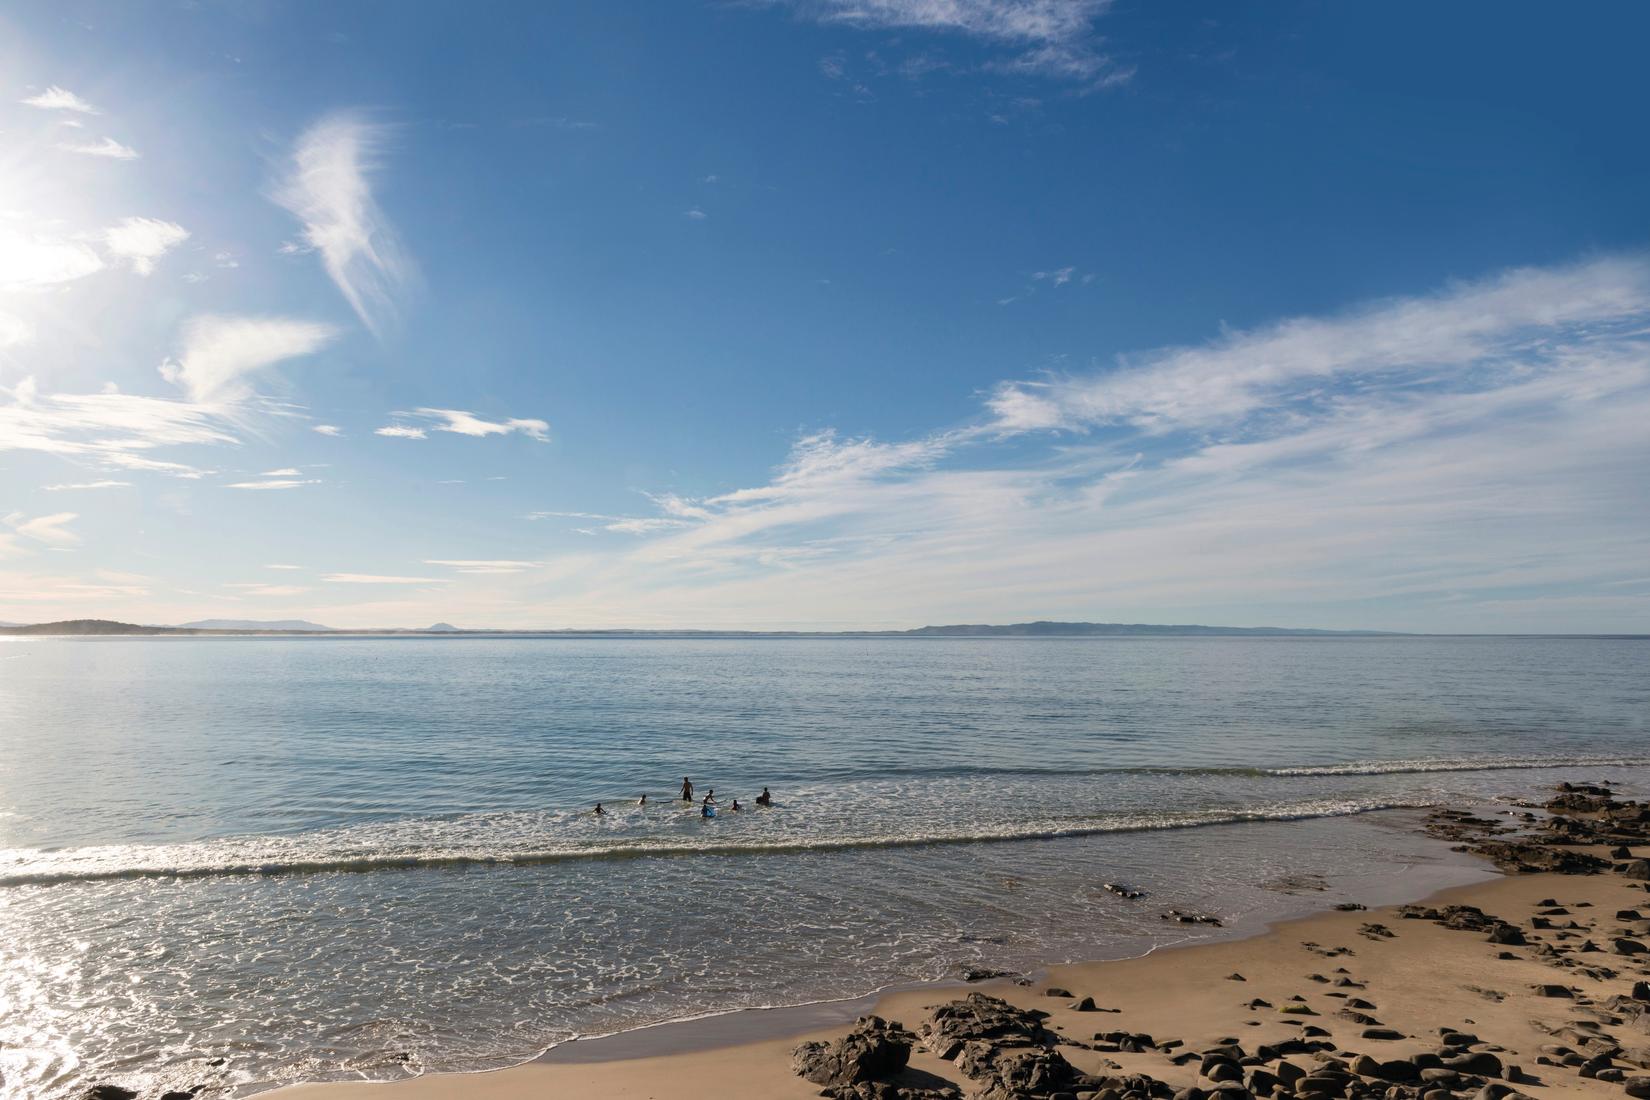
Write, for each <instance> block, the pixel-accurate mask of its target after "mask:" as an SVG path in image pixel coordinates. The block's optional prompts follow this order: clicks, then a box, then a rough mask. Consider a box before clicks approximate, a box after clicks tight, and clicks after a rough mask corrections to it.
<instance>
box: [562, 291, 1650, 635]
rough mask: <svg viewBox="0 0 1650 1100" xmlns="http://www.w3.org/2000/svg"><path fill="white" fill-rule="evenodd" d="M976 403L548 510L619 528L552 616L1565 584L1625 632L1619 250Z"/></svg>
mask: <svg viewBox="0 0 1650 1100" xmlns="http://www.w3.org/2000/svg"><path fill="white" fill-rule="evenodd" d="M986 412H987V416H986V417H984V418H983V419H982V420H980V421H979V422H977V423H975V424H971V425H967V426H965V427H963V428H959V429H954V430H950V431H947V432H941V433H936V434H933V435H930V436H927V437H923V438H919V439H916V440H911V441H906V442H893V443H890V442H882V441H877V440H871V439H853V438H844V437H841V436H838V435H836V434H834V433H830V432H816V433H812V434H810V435H808V436H805V437H803V438H802V439H800V440H799V441H798V442H797V444H796V445H795V447H794V448H793V451H792V453H791V455H790V457H789V458H788V459H787V460H786V461H785V462H784V463H783V464H782V465H781V466H780V467H779V468H778V469H777V470H776V471H775V473H774V476H773V477H771V478H770V479H768V480H767V481H766V482H764V483H762V484H758V485H754V486H751V487H749V488H745V489H740V490H736V491H733V492H728V493H721V494H717V495H714V496H710V497H705V498H700V499H683V498H670V497H665V496H661V497H660V498H658V500H657V503H658V512H657V514H655V515H652V516H646V515H643V516H636V517H613V516H592V515H590V514H588V513H584V514H571V513H564V514H566V515H568V518H575V516H578V517H579V518H590V519H595V520H597V521H598V522H599V524H600V526H599V527H598V528H597V530H600V531H607V532H613V533H623V534H629V535H631V536H632V537H633V538H636V539H638V540H639V541H638V542H637V543H636V544H635V545H634V546H632V547H630V548H628V549H623V550H620V551H619V552H618V553H617V554H616V555H612V556H608V557H603V558H598V559H594V560H592V559H588V558H584V559H581V564H580V566H579V567H578V568H577V569H571V568H570V569H569V573H568V575H567V576H558V577H557V580H556V583H555V588H554V591H555V593H556V600H557V607H558V614H559V616H560V618H561V619H562V621H570V620H572V621H589V622H601V621H613V620H614V618H615V614H616V612H615V610H614V609H616V608H628V610H627V611H625V612H623V614H625V615H627V616H629V617H630V618H631V619H632V620H634V618H635V617H636V615H637V614H638V611H637V609H636V605H635V604H634V603H633V602H631V601H630V598H629V597H627V596H626V593H627V592H633V591H635V590H637V589H638V588H645V590H646V592H647V600H646V608H645V611H646V612H647V617H648V618H649V619H650V620H651V621H653V622H660V623H675V624H685V623H687V622H692V621H694V620H695V619H699V620H700V621H704V618H705V616H706V614H707V610H708V609H714V613H715V614H716V615H718V616H720V617H721V619H722V621H741V620H742V621H746V622H757V621H771V614H772V611H773V609H776V608H784V609H786V618H787V619H789V620H791V621H802V622H806V621H814V622H820V621H827V620H834V621H844V620H846V621H851V622H854V621H857V622H878V621H882V622H887V621H889V620H893V621H895V622H905V623H917V622H924V621H957V620H958V619H959V618H961V619H962V620H963V621H990V620H991V619H992V618H1000V617H1004V616H1007V617H1013V618H1024V617H1035V616H1044V617H1063V618H1084V617H1088V618H1107V617H1113V616H1125V617H1134V618H1139V619H1142V620H1144V621H1153V620H1154V619H1155V620H1157V621H1174V619H1173V616H1174V615H1175V614H1176V610H1175V609H1176V608H1185V607H1192V608H1197V609H1199V613H1200V614H1204V615H1207V614H1209V613H1210V609H1211V608H1213V609H1219V608H1227V609H1230V610H1229V611H1228V613H1227V614H1226V616H1225V618H1224V621H1238V622H1242V621H1244V620H1245V619H1246V618H1248V617H1249V616H1250V615H1252V614H1253V613H1254V611H1253V609H1254V608H1257V607H1264V608H1268V609H1270V610H1269V611H1268V612H1265V613H1266V614H1276V613H1277V609H1278V608H1290V607H1293V608H1296V609H1297V610H1296V611H1295V612H1293V613H1289V612H1286V613H1287V614H1289V615H1290V617H1291V618H1292V620H1293V621H1298V622H1300V623H1301V625H1325V626H1332V625H1337V624H1338V625H1350V624H1362V625H1376V626H1386V627H1389V628H1394V629H1406V628H1411V627H1412V626H1413V624H1414V619H1410V620H1409V621H1408V622H1406V621H1405V618H1404V616H1417V615H1419V616H1426V617H1427V621H1430V622H1432V623H1435V624H1437V625H1438V627H1439V628H1443V629H1515V630H1517V629H1523V630H1529V629H1546V630H1555V629H1559V630H1561V629H1567V628H1570V627H1569V624H1570V623H1571V622H1572V621H1574V620H1569V619H1564V618H1551V617H1549V616H1554V615H1560V614H1567V613H1569V612H1566V611H1564V609H1566V608H1570V609H1574V608H1583V609H1585V612H1586V615H1587V616H1589V618H1587V619H1586V620H1585V621H1587V622H1594V623H1597V622H1604V621H1608V622H1610V623H1612V624H1614V625H1615V626H1616V627H1617V628H1619V629H1622V630H1632V629H1635V628H1637V629H1642V628H1643V627H1644V625H1645V620H1644V618H1643V616H1644V615H1645V614H1647V613H1650V600H1646V599H1645V598H1644V596H1643V595H1642V594H1635V593H1632V592H1625V593H1624V592H1623V590H1622V589H1621V587H1620V586H1622V585H1634V584H1637V583H1639V581H1638V580H1637V578H1641V577H1642V572H1643V571H1642V566H1641V563H1642V562H1643V561H1645V560H1650V514H1647V513H1646V512H1645V510H1644V507H1643V500H1642V480H1643V479H1642V471H1643V469H1645V468H1646V466H1647V465H1650V434H1647V433H1646V432H1645V431H1644V425H1645V424H1646V423H1650V263H1646V262H1645V261H1644V260H1643V259H1639V258H1626V259H1606V260H1599V261H1594V262H1589V263H1585V264H1580V265H1574V266H1570V267H1558V268H1547V269H1537V270H1521V271H1513V272H1507V273H1504V274H1502V275H1498V276H1495V277H1492V278H1489V279H1485V280H1481V281H1477V282H1472V283H1464V284H1458V285H1453V286H1449V287H1446V288H1444V289H1443V290H1440V291H1438V292H1436V293H1433V294H1427V295H1420V296H1416V297H1412V298H1405V299H1399V300H1393V301H1386V302H1380V303H1375V304H1372V305H1370V306H1368V307H1366V308H1364V309H1360V310H1355V311H1352V312H1349V313H1347V314H1344V315H1341V316H1331V317H1324V318H1300V319H1296V320H1292V321H1287V322H1283V323H1281V324H1278V325H1273V326H1268V327H1263V328H1259V329H1256V330H1253V331H1249V332H1239V333H1233V334H1229V335H1226V336H1223V337H1222V338H1221V339H1220V340H1218V341H1216V342H1214V343H1212V344H1210V345H1207V346H1203V347H1196V348H1168V349H1163V350H1160V351H1156V352H1150V353H1146V354H1144V355H1140V356H1134V357H1130V358H1129V359H1128V360H1126V361H1125V362H1124V363H1123V364H1122V365H1121V366H1119V367H1118V368H1115V369H1113V370H1110V371H1097V372H1094V373H1091V374H1082V375H1079V374H1073V375H1064V376H1060V377H1059V378H1051V379H1048V380H1044V381H1039V382H1006V383H1004V384H1003V385H1001V386H999V387H998V388H997V389H996V390H995V391H993V393H992V394H991V395H990V397H989V398H988V407H987V410H986ZM650 521H651V522H650ZM568 560H569V561H571V560H572V559H571V557H570V558H569V559H568ZM561 565H562V563H561V561H559V560H552V561H550V562H548V563H547V564H546V568H545V570H543V571H541V573H544V574H555V573H556V572H557V570H558V569H560V568H561ZM1578 601H1579V602H1578ZM1245 609H1248V610H1245ZM1215 613H1216V614H1219V612H1218V610H1217V611H1216V612H1215ZM1575 613H1576V614H1580V612H1575Z"/></svg>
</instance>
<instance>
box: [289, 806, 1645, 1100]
mask: <svg viewBox="0 0 1650 1100" xmlns="http://www.w3.org/2000/svg"><path fill="white" fill-rule="evenodd" d="M1564 799H1570V802H1569V803H1568V804H1567V805H1561V804H1554V803H1550V804H1549V806H1551V807H1553V812H1554V816H1553V817H1551V818H1548V817H1546V816H1545V815H1539V816H1537V815H1534V814H1532V815H1531V824H1530V825H1529V828H1532V829H1533V828H1536V827H1537V825H1539V828H1540V830H1541V831H1539V832H1534V833H1527V834H1523V835H1518V836H1513V837H1511V838H1507V837H1503V836H1500V835H1498V834H1500V833H1501V831H1502V830H1503V829H1504V828H1505V826H1502V825H1500V824H1498V823H1491V822H1488V821H1483V820H1481V819H1480V820H1476V821H1475V820H1473V819H1470V818H1462V817H1460V816H1457V817H1454V818H1451V817H1448V816H1445V817H1442V818H1435V819H1434V822H1433V828H1434V830H1435V831H1437V832H1440V834H1441V835H1448V836H1450V837H1452V838H1454V839H1458V840H1462V841H1465V842H1466V843H1467V844H1468V845H1470V846H1472V847H1474V848H1475V850H1477V851H1480V852H1481V853H1483V854H1484V855H1485V856H1486V857H1492V856H1493V857H1494V858H1495V859H1496V862H1497V863H1498V864H1499V865H1501V866H1502V867H1503V868H1504V869H1511V870H1513V871H1514V872H1515V873H1510V874H1508V875H1506V876H1505V877H1501V878H1497V879H1495V880H1493V881H1489V882H1485V883H1483V884H1481V885H1475V886H1469V887H1464V888H1457V889H1452V890H1447V891H1444V892H1442V893H1440V894H1438V895H1435V896H1434V897H1431V898H1428V899H1426V900H1425V901H1424V902H1423V903H1422V904H1420V905H1409V906H1396V907H1389V908H1381V909H1370V910H1359V911H1331V912H1324V913H1320V914H1317V915H1314V916H1310V917H1307V918H1304V919H1300V920H1293V921H1289V922H1286V923H1282V924H1279V925H1276V926H1274V927H1272V928H1270V929H1268V930H1267V931H1265V932H1264V933H1262V934H1260V935H1256V936H1252V937H1248V938H1244V939H1233V940H1224V941H1216V942H1213V943H1204V944H1199V945H1196V946H1189V947H1185V948H1171V949H1165V950H1160V951H1157V952H1154V953H1153V954H1150V955H1148V956H1145V957H1142V958H1137V959H1130V960H1124V961H1113V962H1101V963H1085V964H1077V965H1068V966H1058V967H1053V968H1051V969H1049V970H1048V971H1046V972H1044V973H1040V974H1038V975H1036V980H1035V981H1028V980H1027V979H1024V978H1020V979H1015V978H1012V977H1004V978H999V979H994V980H989V981H983V982H978V983H974V984H972V985H969V986H966V987H957V986H946V987H923V988H918V989H912V990H906V991H901V992H896V993H891V994H889V995H886V996H884V997H882V998H880V999H878V1000H877V1001H876V1002H875V1004H874V1007H872V1008H871V1010H870V1011H871V1012H872V1013H874V1015H875V1016H878V1017H881V1018H882V1019H884V1020H889V1021H895V1022H898V1023H899V1024H902V1025H903V1026H904V1027H906V1028H909V1029H910V1030H911V1031H912V1032H916V1033H918V1034H917V1035H915V1036H913V1037H912V1038H914V1039H915V1041H914V1043H913V1044H912V1046H911V1049H910V1054H909V1063H908V1065H907V1067H906V1068H905V1069H904V1070H903V1071H902V1072H899V1073H897V1074H891V1075H886V1076H885V1077H883V1078H881V1079H876V1078H875V1075H872V1079H863V1080H861V1081H859V1082H857V1083H856V1082H848V1083H837V1087H836V1090H835V1091H832V1090H831V1089H830V1088H827V1089H826V1090H825V1091H824V1093H823V1094H825V1095H838V1096H866V1097H873V1096H875V1097H880V1096H887V1097H902V1098H919V1097H937V1096H942V1095H954V1094H956V1093H957V1092H960V1093H961V1094H962V1095H967V1096H991V1097H1010V1096H1028V1097H1029V1096H1049V1097H1059V1096H1067V1095H1070V1096H1077V1097H1105V1098H1108V1100H1111V1098H1113V1097H1123V1096H1128V1095H1130V1094H1131V1093H1133V1094H1136V1095H1141V1096H1146V1095H1164V1096H1169V1095H1176V1094H1181V1093H1182V1090H1186V1089H1192V1088H1196V1089H1200V1090H1202V1093H1204V1094H1208V1093H1213V1092H1217V1091H1218V1092H1219V1093H1220V1094H1221V1095H1222V1096H1223V1097H1225V1098H1226V1100H1241V1097H1243V1096H1256V1095H1278V1096H1308V1095H1311V1096H1361V1095H1371V1096H1373V1095H1385V1096H1414V1097H1423V1096H1424V1097H1426V1098H1427V1100H1447V1098H1448V1097H1451V1096H1471V1095H1476V1096H1480V1097H1482V1098H1483V1100H1498V1098H1499V1097H1501V1096H1503V1095H1506V1094H1508V1093H1521V1094H1526V1095H1530V1096H1538V1097H1539V1096H1568V1095H1583V1094H1585V1095H1609V1096H1619V1095H1632V1096H1646V1095H1650V1076H1647V1075H1650V1068H1647V1066H1650V989H1647V988H1646V987H1645V986H1644V985H1643V981H1644V979H1645V978H1646V977H1647V976H1650V965H1647V963H1646V959H1650V955H1646V954H1645V953H1644V945H1645V944H1646V943H1647V942H1650V919H1647V918H1650V894H1647V893H1646V888H1647V884H1646V882H1645V881H1644V880H1643V878H1642V877H1641V876H1642V874H1643V865H1642V862H1639V863H1635V862H1634V860H1636V859H1639V857H1641V856H1642V855H1643V854H1644V853H1643V852H1641V851H1633V850H1630V849H1627V848H1625V847H1624V845H1623V844H1622V843H1620V842H1621V841H1624V840H1629V839H1633V838H1635V837H1640V838H1641V837H1642V836H1643V835H1644V831H1645V827H1646V822H1645V821H1644V820H1641V818H1643V817H1644V816H1645V814H1644V812H1643V808H1642V807H1641V806H1639V805H1638V804H1632V803H1612V802H1611V801H1610V799H1609V798H1608V797H1606V796H1604V795H1603V794H1602V793H1600V792H1597V791H1595V792H1594V793H1593V794H1574V795H1565V796H1562V797H1561V799H1560V803H1562V802H1563V800H1564ZM1589 807H1590V808H1589ZM1600 841H1603V842H1602V843H1600ZM1593 861H1596V863H1594V864H1593V866H1592V867H1591V868H1589V869H1590V870H1592V871H1593V873H1557V872H1554V871H1541V870H1536V869H1535V868H1539V867H1540V866H1542V865H1545V864H1553V863H1558V864H1564V865H1567V866H1569V868H1570V869H1571V870H1576V869H1579V868H1580V865H1581V864H1583V863H1590V862H1593ZM1520 866H1521V867H1523V868H1524V869H1525V871H1526V872H1527V873H1516V872H1517V870H1518V868H1519V867H1520ZM1141 904H1143V905H1150V904H1151V902H1150V899H1141ZM1463 907H1471V908H1463ZM845 965H847V963H846V962H845ZM1635 983H1637V987H1636V988H1635ZM976 995H983V996H985V997H988V998H993V999H997V1001H986V1002H982V1001H980V1000H979V999H978V997H977V996H976ZM967 997H974V1001H973V1002H972V1003H973V1006H974V1009H973V1011H974V1015H975V1016H978V1015H979V1014H980V1012H982V1011H983V1012H984V1013H985V1014H987V1015H990V1014H992V1013H997V1014H998V1016H997V1017H996V1019H997V1022H998V1023H1003V1022H1004V1021H1007V1022H1008V1023H1009V1024H1010V1025H1012V1026H1011V1027H1010V1031H1012V1027H1029V1028H1031V1029H1034V1030H1035V1029H1037V1028H1038V1027H1039V1023H1038V1020H1039V1016H1040V1014H1042V1013H1046V1014H1047V1015H1046V1018H1043V1019H1041V1028H1042V1029H1046V1030H1045V1031H1042V1032H1039V1033H1038V1034H1039V1035H1040V1036H1041V1038H1040V1039H1037V1040H1033V1041H1024V1036H1021V1037H1020V1039H1018V1040H1017V1039H1016V1038H1014V1036H1013V1035H1012V1034H1011V1035H1010V1037H1009V1038H1008V1039H1006V1040H1004V1039H1001V1038H999V1039H998V1040H997V1046H998V1048H1000V1049H987V1048H986V1046H985V1045H983V1044H982V1046H981V1047H980V1048H979V1049H977V1050H975V1051H973V1052H972V1054H971V1053H970V1052H968V1051H962V1052H961V1053H959V1052H958V1050H955V1049H953V1050H947V1049H945V1048H947V1047H954V1048H960V1044H957V1043H953V1042H948V1041H947V1038H946V1035H945V1034H943V1029H934V1028H932V1021H933V1019H934V1013H935V1009H936V1008H941V1006H944V1005H947V1004H949V1003H953V1002H957V1001H959V1000H960V999H963V998H967ZM998 1002H1000V1003H998ZM1091 1002H1092V1003H1091ZM1024 1010H1031V1011H1032V1013H1034V1014H1033V1015H1027V1014H1026V1012H1025V1011H1024ZM942 1014H943V1010H942ZM925 1025H929V1027H928V1028H925ZM681 1026H687V1027H691V1026H692V1025H681ZM752 1026H753V1027H754V1026H758V1025H756V1024H755V1023H754V1022H753V1023H752ZM701 1030H703V1029H701ZM848 1030H849V1028H848V1027H847V1026H845V1025H835V1026H830V1027H822V1028H817V1029H814V1030H813V1031H809V1032H803V1033H798V1034H791V1035H785V1036H782V1037H773V1038H765V1039H763V1040H761V1041H755V1042H742V1043H733V1044H731V1045H730V1044H728V1043H726V1042H717V1041H716V1040H715V1039H708V1040H706V1045H705V1046H704V1047H703V1048H702V1049H696V1050H686V1051H674V1052H671V1053H663V1054H653V1055H648V1054H647V1053H646V1051H647V1049H648V1046H649V1044H652V1045H653V1046H654V1047H655V1048H656V1049H657V1048H658V1047H659V1046H660V1045H661V1038H660V1035H658V1034H655V1035H652V1036H648V1037H644V1038H642V1039H640V1040H638V1039H637V1038H635V1037H634V1036H632V1037H629V1038H626V1037H622V1036H621V1037H618V1038H617V1040H597V1041H594V1042H591V1043H582V1044H581V1043H575V1044H570V1045H567V1046H564V1047H561V1048H558V1049H556V1050H553V1051H551V1052H550V1053H549V1054H548V1055H546V1056H545V1057H543V1058H541V1059H540V1060H538V1061H535V1062H532V1063H529V1064H526V1065H522V1066H517V1067H514V1068H511V1069H506V1070H500V1071H496V1072H490V1073H476V1074H458V1075H439V1074H437V1075H428V1076H424V1077H420V1078H416V1079H412V1080H406V1081H400V1082H394V1083H382V1084H380V1083H331V1084H315V1085H303V1086H296V1087H291V1088H286V1089H282V1090H278V1091H276V1092H274V1093H271V1094H270V1095H271V1096H272V1097H277V1098H279V1100H426V1098H429V1100H433V1098H456V1097H483V1098H493V1100H516V1098H525V1097H539V1096H555V1097H565V1098H577V1097H604V1098H612V1097H619V1098H638V1100H640V1098H661V1100H662V1098H666V1097H678V1096H700V1095H714V1096H720V1097H729V1098H734V1100H741V1098H750V1100H757V1098H785V1097H796V1098H799V1100H800V1098H803V1097H811V1096H818V1095H821V1094H822V1085H821V1084H820V1083H817V1082H816V1081H809V1080H806V1079H804V1078H803V1077H800V1076H798V1075H797V1073H796V1072H794V1070H793V1051H795V1050H796V1048H797V1047H798V1045H799V1044H800V1043H802V1042H804V1041H809V1040H813V1041H820V1042H825V1043H830V1042H831V1041H833V1040H836V1039H839V1038H840V1037H841V1036H843V1035H844V1033H845V1032H847V1031H848ZM655 1031H656V1032H668V1031H669V1028H663V1029H655ZM1451 1032H1454V1033H1455V1034H1449V1033H1451ZM722 1033H723V1034H726V1035H734V1036H737V1034H738V1025H737V1022H735V1023H734V1025H733V1026H732V1027H729V1028H724V1029H722ZM664 1045H668V1043H666V1044H664ZM1233 1047H1237V1048H1238V1049H1232V1048H1233ZM1026 1050H1029V1051H1032V1052H1035V1051H1038V1050H1050V1051H1054V1052H1057V1054H1056V1055H1055V1056H1056V1057H1057V1058H1059V1059H1063V1061H1064V1062H1067V1063H1069V1065H1070V1067H1073V1069H1074V1075H1073V1076H1072V1077H1070V1079H1069V1080H1067V1081H1065V1082H1064V1083H1061V1082H1060V1081H1057V1080H1053V1079H1046V1080H1044V1081H1043V1082H1042V1083H1041V1084H1039V1085H1035V1086H1032V1087H1027V1088H1025V1089H1022V1090H1021V1091H1015V1090H1014V1089H1013V1088H1012V1087H1011V1085H1012V1082H1010V1081H1008V1080H1007V1079H1006V1078H1004V1077H1001V1076H993V1073H992V1071H990V1069H989V1068H986V1069H985V1070H982V1069H981V1065H982V1060H983V1063H985V1064H986V1065H987V1066H988V1067H989V1063H990V1062H991V1061H992V1059H993V1058H996V1057H999V1056H1000V1055H1002V1054H1003V1053H1004V1052H1005V1051H1006V1052H1009V1053H1013V1052H1014V1051H1026ZM821 1054H822V1056H823V1058H824V1059H825V1060H826V1061H827V1062H828V1061H829V1059H830V1058H831V1057H832V1055H833V1051H832V1050H831V1049H830V1048H827V1049H826V1050H824V1051H823V1052H821ZM942 1054H950V1055H951V1057H950V1058H942V1057H941V1055H942ZM1037 1057H1039V1058H1041V1057H1043V1056H1042V1055H1038V1056H1037ZM971 1058H973V1062H972V1063H971V1061H970V1059H971ZM1285 1067H1293V1068H1285ZM965 1069H973V1070H975V1071H976V1072H975V1073H974V1074H973V1076H972V1077H971V1076H970V1074H968V1073H966V1072H964V1070H965ZM1059 1072H1062V1073H1063V1072H1064V1071H1063V1070H1060V1071H1059ZM1131 1075H1145V1076H1146V1077H1147V1078H1149V1079H1150V1081H1149V1082H1147V1081H1143V1080H1141V1079H1139V1078H1136V1077H1133V1076H1131ZM1306 1076H1310V1080H1309V1081H1307V1082H1306V1083H1304V1084H1303V1083H1301V1082H1300V1081H1298V1080H1296V1079H1297V1078H1302V1077H1306ZM1125 1079H1126V1080H1125ZM1314 1082H1315V1083H1314ZM856 1089H857V1091H856ZM1393 1089H1396V1090H1397V1091H1396V1092H1392V1091H1391V1090H1393ZM1197 1095H1199V1094H1198V1093H1184V1094H1183V1096H1184V1097H1185V1098H1191V1097H1195V1096H1197Z"/></svg>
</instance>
